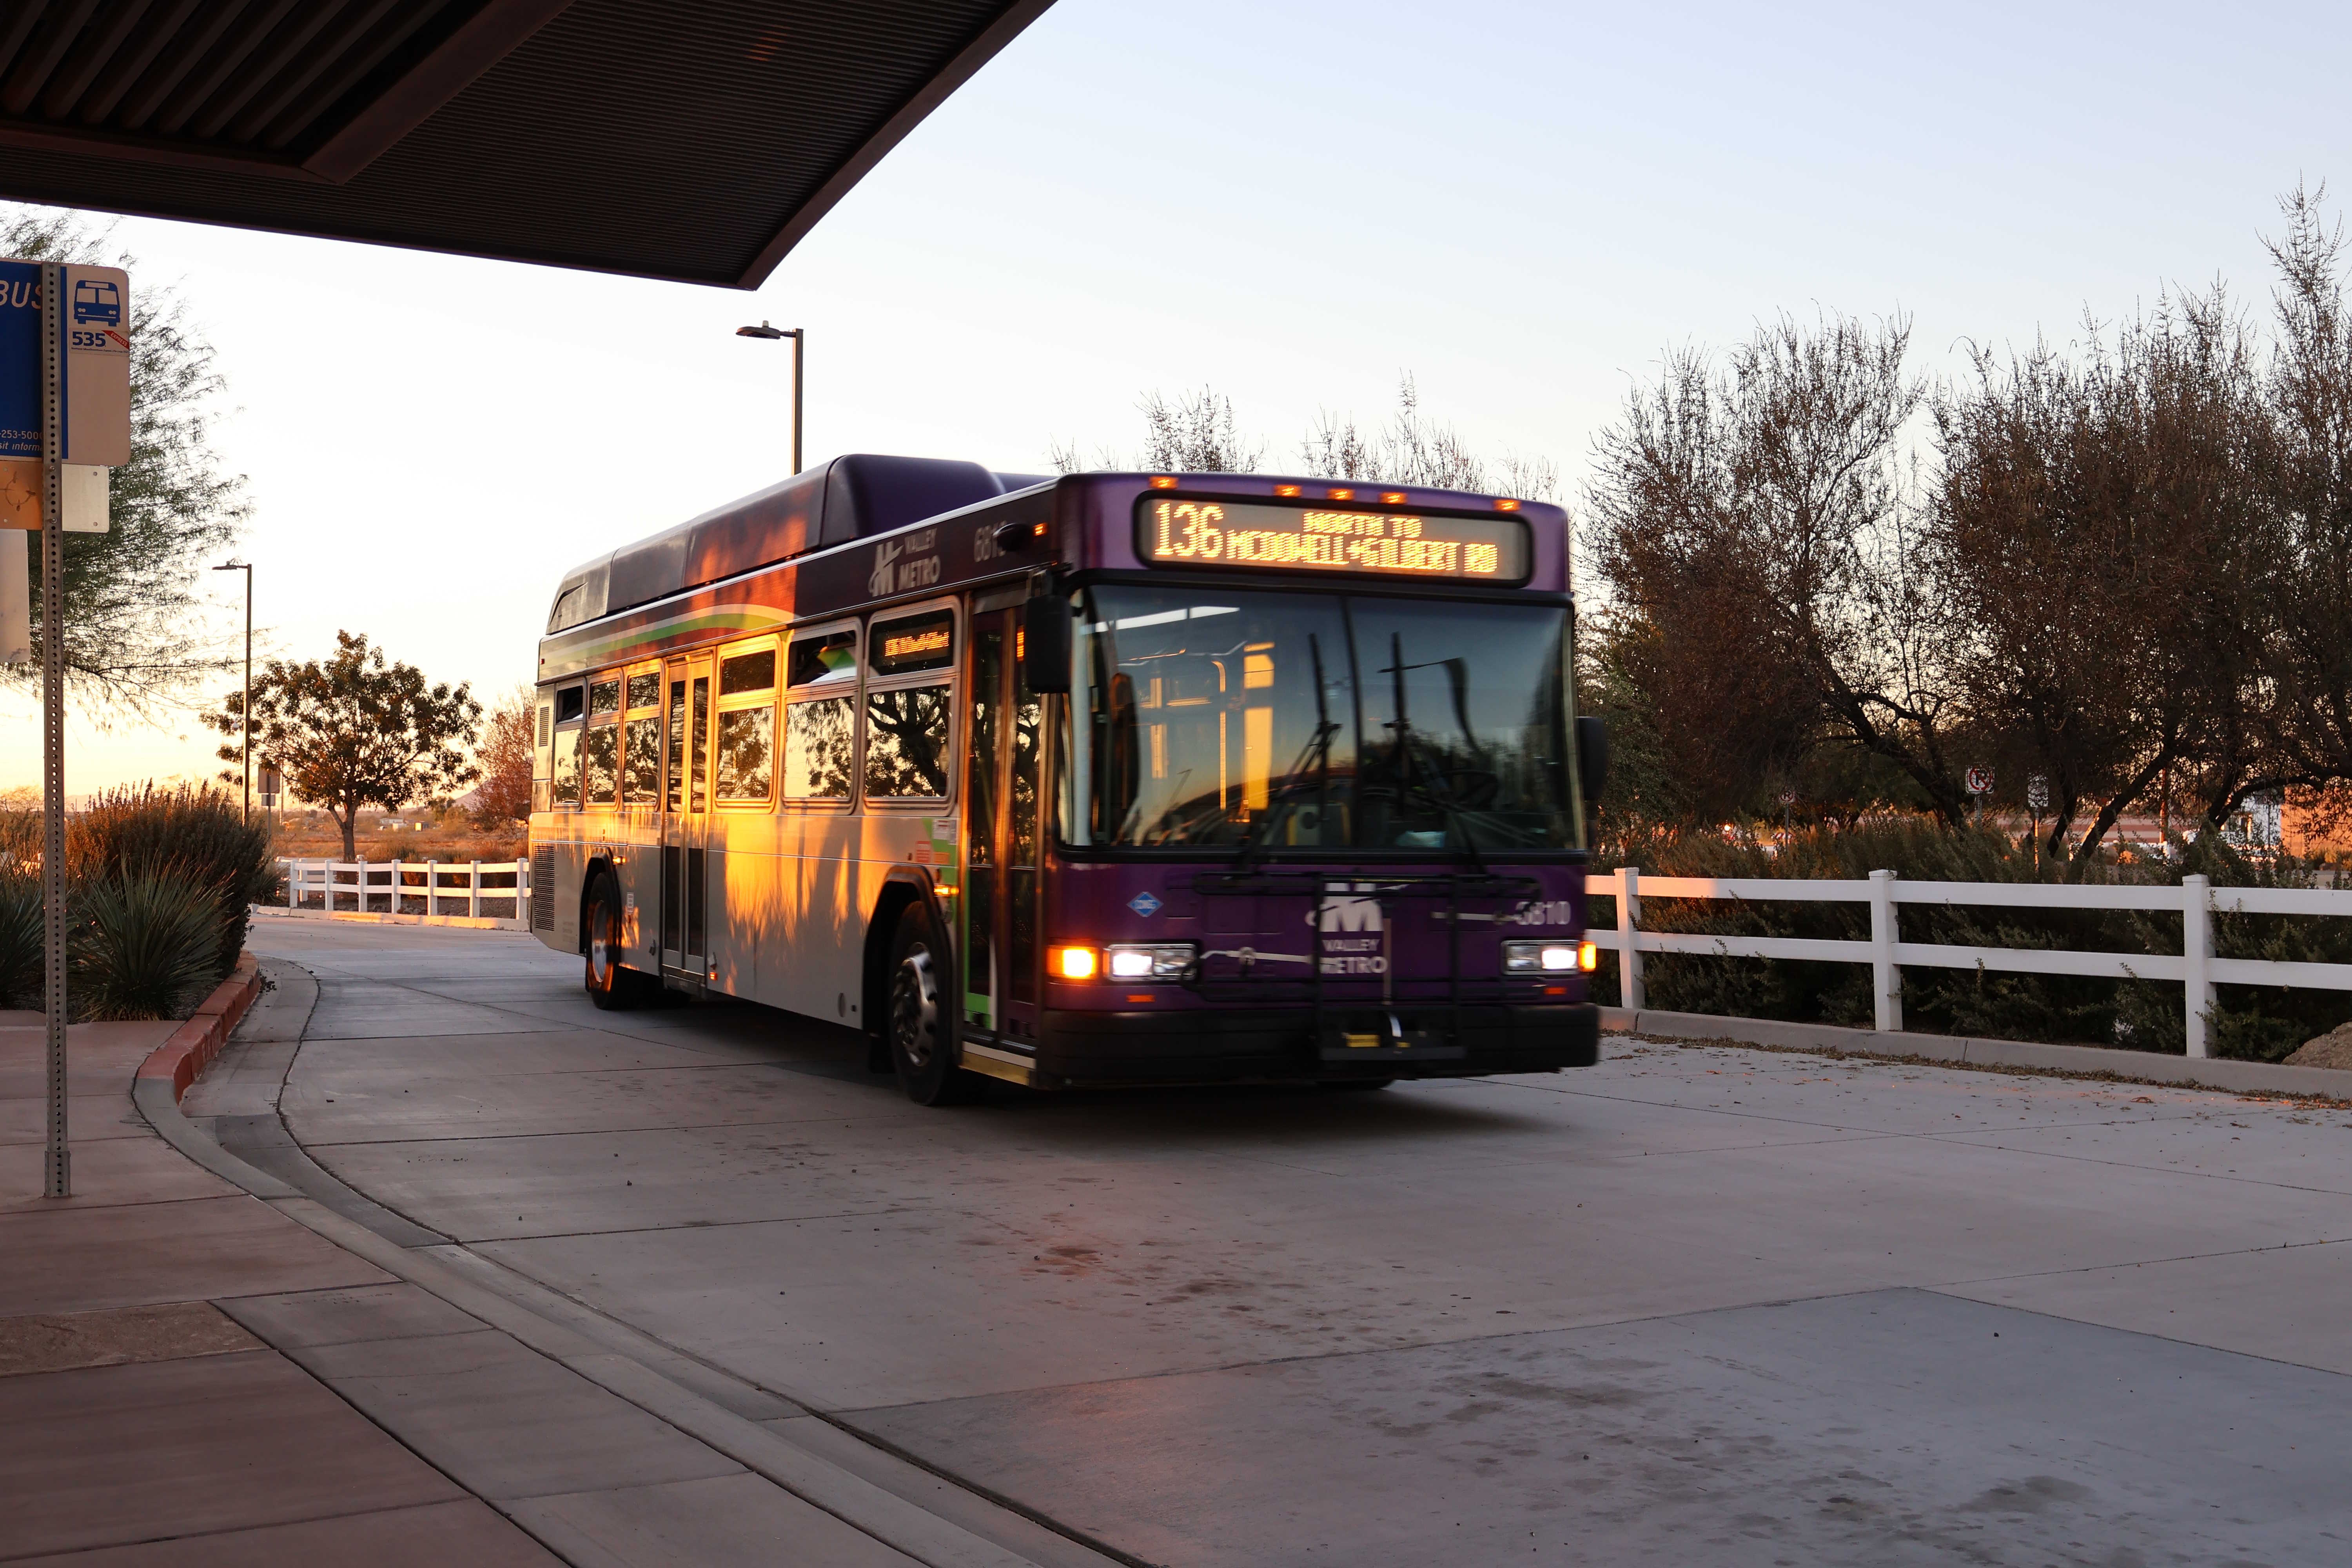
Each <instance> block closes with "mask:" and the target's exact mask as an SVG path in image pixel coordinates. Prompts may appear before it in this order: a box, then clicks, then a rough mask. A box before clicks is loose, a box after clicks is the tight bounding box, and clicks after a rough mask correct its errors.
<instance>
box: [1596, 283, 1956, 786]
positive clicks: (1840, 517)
mask: <svg viewBox="0 0 2352 1568" xmlns="http://www.w3.org/2000/svg"><path fill="white" fill-rule="evenodd" d="M1909 342H1910V326H1909V323H1908V322H1907V321H1905V320H1903V319H1901V318H1899V317H1898V318H1895V319H1894V320H1892V321H1885V322H1883V323H1880V324H1877V325H1873V324H1870V323H1868V322H1864V321H1858V320H1855V319H1853V318H1852V317H1847V316H1839V315H1830V316H1827V317H1824V318H1823V319H1822V321H1821V322H1820V323H1819V324H1818V325H1817V326H1816V327H1813V328H1811V329H1808V328H1806V327H1804V326H1801V325H1800V324H1799V323H1798V322H1796V321H1792V320H1790V319H1789V318H1787V317H1783V318H1781V319H1780V321H1775V322H1771V323H1768V324H1766V325H1764V326H1762V327H1760V328H1759V330H1758V331H1757V332H1756V333H1755V334H1754V336H1752V337H1751V338H1750V339H1749V340H1748V342H1745V343H1743V344H1741V345H1739V346H1738V348H1737V349H1735V350H1734V351H1733V352H1732V353H1731V354H1730V355H1729V356H1728V357H1727V361H1726V363H1722V364H1720V365H1718V364H1717V363H1716V362H1715V361H1713V360H1712V359H1710V358H1709V357H1708V356H1707V355H1706V354H1704V353H1698V352H1696V351H1693V350H1682V351H1676V352H1675V353H1669V354H1668V355H1667V357H1666V360H1665V363H1664V374H1662V375H1661V377H1660V379H1659V381H1658V382H1657V383H1656V384H1654V385H1653V386H1649V387H1643V388H1640V389H1637V390H1636V391H1635V392H1634V393H1633V395H1632V396H1630V397H1629V398H1628V400H1627V402H1626V404H1625V407H1624V411H1623V413H1622V416H1621V417H1620V419H1619V420H1618V422H1617V423H1616V424H1615V425H1613V426H1611V427H1609V428H1608V429H1607V430H1605V431H1603V432H1602V433H1601V437H1599V438H1598V439H1597V440H1596V442H1595V443H1594V475H1593V478H1592V479H1591V482H1590V484H1589V485H1588V487H1587V489H1586V492H1585V511H1586V520H1587V521H1586V528H1585V539H1586V546H1587V550H1588V552H1589V557H1590V559H1591V561H1592V563H1593V565H1594V567H1595V568H1596V570H1597V573H1598V574H1599V576H1600V578H1601V584H1603V585H1604V586H1605V587H1606V588H1607V589H1608V590H1609V592H1610V594H1611V595H1612V598H1613V605H1612V615H1613V616H1615V617H1616V619H1617V621H1618V623H1619V626H1620V630H1621V633H1622V647H1624V648H1625V650H1626V651H1627V652H1628V654H1629V655H1631V656H1633V657H1634V658H1635V659H1636V661H1637V662H1636V663H1635V664H1634V665H1633V667H1632V668H1631V669H1630V670H1629V673H1630V674H1631V675H1632V676H1633V679H1634V684H1635V685H1636V686H1637V687H1638V688H1639V689H1641V690H1643V691H1644V692H1646V693H1647V694H1648V696H1649V698H1650V699H1651V700H1654V702H1655V704H1656V712H1655V714H1654V720H1655V723H1656V726H1657V730H1658V732H1659V734H1660V737H1661V740H1662V742H1664V745H1665V746H1666V748H1667V752H1668V754H1669V755H1670V756H1673V757H1675V758H1676V759H1677V765H1676V767H1675V772H1676V773H1677V774H1678V775H1679V777H1678V782H1679V783H1680V784H1681V785H1682V786H1683V788H1684V789H1685V792H1686V793H1687V795H1688V796H1689V798H1690V799H1692V801H1693V802H1694V803H1695V804H1697V805H1701V806H1702V807H1703V808H1704V807H1706V806H1708V805H1712V806H1714V807H1715V808H1716V809H1725V808H1729V807H1733V806H1735V805H1737V804H1739V803H1746V804H1748V805H1749V807H1750V808H1751V809H1752V808H1753V807H1754V806H1755V805H1761V804H1762V803H1761V801H1760V799H1759V796H1760V795H1762V794H1763V793H1764V792H1765V791H1766V790H1767V789H1768V788H1769V786H1770V784H1772V782H1773V781H1775V780H1779V779H1785V778H1787V777H1788V776H1789V775H1790V773H1793V772H1794V771H1795V770H1796V769H1797V768H1798V766H1799V765H1800V764H1801V763H1803V762H1804V761H1805V760H1806V759H1808V758H1809V757H1810V756H1811V754H1813V753H1814V752H1816V751H1818V749H1819V748H1821V747H1822V746H1825V745H1833V746H1839V747H1845V748H1851V749H1852V750H1853V751H1857V752H1862V753H1864V754H1865V755H1866V756H1868V757H1870V758H1874V759H1876V760H1877V762H1878V763H1879V764H1880V766H1879V768H1878V769H1877V770H1875V771H1877V772H1878V773H1881V774H1882V775H1884V774H1885V773H1887V772H1890V771H1891V772H1892V773H1896V774H1899V775H1900V776H1901V777H1903V778H1905V779H1907V780H1908V781H1909V791H1910V793H1911V794H1912V795H1913V796H1914V798H1915V799H1917V800H1919V801H1920V802H1922V803H1923V804H1925V805H1927V806H1928V807H1929V808H1930V809H1932V810H1934V811H1935V812H1936V813H1937V815H1938V816H1942V817H1943V818H1944V819H1945V820H1946V821H1947V822H1948V823H1952V824H1957V823H1958V822H1959V821H1960V820H1961V819H1962V818H1963V816H1965V814H1966V812H1967V809H1968V803H1967V797H1966V795H1965V794H1964V792H1963V791H1962V789H1961V787H1960V779H1959V772H1960V764H1958V763H1957V762H1956V760H1955V758H1954V756H1953V753H1952V743H1953V741H1954V738H1955V727H1956V725H1957V724H1958V721H1959V719H1960V716H1961V715H1960V710H1959V709H1958V706H1957V705H1956V702H1955V695H1956V694H1955V692H1954V690H1953V689H1952V688H1951V686H1950V684H1949V668H1948V645H1949V639H1950V636H1951V631H1952V624H1951V619H1950V616H1949V614H1948V609H1947V607H1946V605H1945V604H1944V602H1943V599H1942V597H1941V595H1940V592H1939V586H1938V584H1937V582H1936V579H1935V575H1934V567H1935V564H1936V563H1935V560H1934V558H1933V556H1932V553H1931V552H1930V551H1929V550H1928V548H1927V542H1926V541H1924V540H1923V538H1922V537H1921V510H1922V509H1921V498H1920V493H1919V492H1920V487H1919V484H1918V480H1917V478H1916V474H1915V473H1914V471H1913V470H1912V468H1911V467H1910V465H1909V463H1908V462H1907V461H1906V450H1905V446H1904V438H1905V433H1906V426H1908V425H1909V424H1910V422H1911V420H1912V418H1913V416H1915V415H1916V413H1917V412H1918V411H1919V409H1920V407H1921V406H1922V404H1923V401H1924V399H1925V396H1926V389H1925V387H1924V386H1923V385H1922V384H1920V383H1919V382H1918V381H1917V380H1916V378H1915V377H1913V376H1912V375H1911V374H1909V373H1908V372H1907V371H1906V369H1905V368H1904V358H1905V355H1906V353H1907V352H1908V348H1909ZM1864 771H1865V772H1869V771H1872V770H1864Z"/></svg>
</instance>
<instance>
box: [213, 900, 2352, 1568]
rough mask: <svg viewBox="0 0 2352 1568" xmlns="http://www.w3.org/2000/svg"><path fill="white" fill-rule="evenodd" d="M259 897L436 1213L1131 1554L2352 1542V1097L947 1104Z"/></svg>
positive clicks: (2001, 1551)
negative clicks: (2323, 1106)
mask: <svg viewBox="0 0 2352 1568" xmlns="http://www.w3.org/2000/svg"><path fill="white" fill-rule="evenodd" d="M254 945H255V946H256V947H257V949H259V950H260V951H261V952H264V953H268V954H275V955H278V956H282V957H285V958H289V959H291V960H293V961H295V962H297V963H300V964H301V965H303V966H304V967H305V968H307V969H309V970H310V972H311V973H314V974H316V975H317V977H318V979H319V982H320V996H319V1002H318V1006H317V1008H316V1011H315V1012H314V1013H313V1015H312V1016H311V1019H310V1026H309V1028H308V1030H307V1031H306V1037H305V1040H304V1043H303V1045H302V1046H301V1047H300V1049H299V1053H298V1054H296V1055H295V1057H294V1058H293V1062H292V1067H291V1069H290V1071H289V1073H288V1075H287V1078H286V1079H285V1084H284V1089H283V1091H282V1094H281V1095H280V1096H279V1099H278V1106H279V1110H280V1113H281V1114H282V1117H283V1119H284V1123H285V1126H286V1128H287V1129H288V1130H289V1131H291V1133H292V1135H293V1137H294V1139H295V1140H296V1141H298V1142H299V1143H300V1144H301V1145H302V1146H303V1148H304V1149H306V1150H307V1151H308V1152H309V1153H310V1156H311V1157H312V1158H313V1159H315V1160H316V1161H317V1162H318V1163H320V1164H321V1165H323V1166H324V1167H326V1168H327V1169H328V1170H329V1171H331V1172H332V1173H334V1175H336V1176H337V1177H340V1178H341V1180H342V1181H343V1182H344V1183H347V1184H349V1185H350V1186H351V1187H352V1188H354V1189H356V1190H357V1191H358V1192H359V1193H361V1194H365V1195H366V1196H367V1197H368V1198H371V1199H373V1200H374V1202H375V1203H376V1204H380V1205H383V1208H384V1209H386V1210H389V1211H391V1212H392V1214H394V1215H398V1216H400V1218H401V1219H402V1220H404V1221H406V1222H408V1223H409V1224H410V1225H413V1226H419V1227H423V1228H424V1229H425V1231H428V1232H432V1233H437V1235H436V1236H435V1237H427V1238H425V1239H427V1240H437V1239H438V1238H439V1237H447V1238H449V1239H450V1240H451V1241H454V1242H456V1243H457V1244H460V1245H462V1247H465V1248H466V1249H467V1251H468V1252H469V1253H470V1254H471V1255H473V1257H474V1258H478V1259H481V1260H487V1262H488V1264H491V1265H495V1266H497V1267H498V1268H502V1269H504V1270H509V1271H511V1273H512V1274H513V1275H514V1276H519V1277H520V1278H522V1279H527V1280H530V1281H536V1282H538V1284H540V1285H542V1286H545V1287H547V1288H549V1289H552V1290H553V1291H555V1292H558V1293H560V1294H561V1295H562V1296H564V1297H568V1298H571V1299H572V1300H575V1301H577V1302H581V1303H584V1304H586V1305H587V1306H589V1307H591V1308H593V1309H594V1310H596V1311H598V1312H601V1313H604V1314H605V1315H608V1316H609V1317H610V1318H612V1319H614V1320H618V1321H621V1322H625V1323H626V1324H628V1325H630V1326H632V1327H633V1328H634V1329H635V1330H637V1331H642V1332H643V1333H644V1334H646V1335H650V1336H652V1337H653V1338H655V1339H656V1340H659V1341H661V1342H665V1343H666V1344H667V1346H669V1347H672V1348H674V1349H676V1350H677V1351H680V1352H685V1353H686V1354H687V1355H689V1356H691V1357H694V1358H697V1359H698V1361H700V1362H702V1363H707V1364H709V1366H711V1367H712V1368H714V1369H717V1370H719V1371H720V1372H723V1373H727V1374H729V1375H731V1376H733V1377H735V1378H738V1379H740V1380H742V1381H744V1382H747V1383H750V1384H756V1385H758V1386H759V1387H761V1388H763V1389H765V1390H768V1391H770V1392H771V1393H773V1394H779V1395H782V1396H783V1397H785V1398H787V1399H790V1400H792V1401H794V1402H796V1403H798V1404H799V1405H802V1406H803V1407H804V1408H806V1409H808V1410H810V1411H813V1412H816V1413H819V1415H822V1416H823V1417H824V1419H826V1420H828V1421H831V1422H833V1423H835V1424H837V1425H839V1426H845V1427H847V1428H850V1429H853V1430H855V1431H856V1432H859V1433H862V1434H865V1435H866V1436H869V1437H871V1438H872V1439H874V1440H876V1441H877V1442H879V1443H881V1444H883V1445H886V1446H887V1447H890V1448H893V1449H895V1450H897V1451H898V1453H900V1454H902V1455H904V1456H907V1457H909V1458H914V1459H916V1460H918V1461H919V1462H920V1463H922V1464H923V1465H925V1466H928V1467H929V1468H932V1469H934V1470H936V1471H939V1472H940V1473H942V1474H944V1475H946V1476H949V1477H952V1478H954V1479H958V1480H960V1481H961V1482H963V1483H964V1484H966V1485H967V1486H969V1487H971V1488H972V1489H975V1490H977V1491H981V1492H983V1493H986V1494H989V1495H992V1496H994V1497H997V1498H999V1499H1001V1500H1004V1501H1007V1502H1009V1503H1011V1504H1012V1505H1013V1506H1014V1507H1016V1508H1017V1509H1020V1510H1023V1511H1025V1512H1027V1513H1029V1514H1031V1515H1033V1516H1034V1517H1035V1518H1038V1519H1040V1520H1043V1521H1049V1522H1051V1523H1052V1524H1053V1525H1054V1526H1055V1528H1056V1529H1059V1530H1061V1531H1066V1532H1067V1533H1069V1534H1071V1535H1074V1536H1077V1537H1080V1538H1082V1539H1085V1540H1087V1541H1089V1542H1095V1543H1097V1544H1098V1545H1099V1546H1101V1547H1102V1548H1104V1549H1106V1550H1108V1551H1110V1552H1114V1553H1116V1554H1119V1555H1123V1556H1126V1557H1128V1558H1129V1559H1131V1560H1136V1561H1143V1562H1150V1563H1186V1564H1192V1563H1202V1564H1209V1563H1213V1564H1235V1565H1239V1564H1268V1563H1301V1564H1304V1563H1325V1562H1331V1563H1341V1562H1344V1563H1351V1564H1391V1563H1393V1564H1423V1563H1439V1562H1444V1563H1643V1562H1659V1563H1665V1562H1673V1563H1857V1564H1859V1563H1873V1564H1876V1563H2098V1564H2111V1565H2122V1564H2139V1563H2147V1564H2153V1563H2338V1562H2344V1561H2347V1560H2352V1494H2347V1489H2346V1487H2345V1486H2344V1484H2343V1478H2344V1464H2345V1461H2344V1455H2345V1452H2346V1450H2347V1439H2352V1397H2347V1395H2352V1381H2347V1374H2352V1325H2347V1316H2352V1113H2347V1112H2345V1111H2341V1110H2336V1111H2323V1110H2313V1109H2310V1108H2307V1107H2304V1106H2298V1105H2295V1104H2293V1103H2290V1102H2284V1101H2272V1102H2259V1101H2250V1100H2241V1099H2237V1098H2235V1097H2231V1096H2227V1095H2221V1094H2215V1093H2210V1092H2204V1091H2183V1090H2179V1089H2158V1088H2147V1089H2143V1088H2139V1087H2136V1086H2128V1085H2116V1084H2105V1083H2090V1082H2081V1081H2073V1080H2062V1079H2037V1078H2021V1077H2003V1076H1995V1075H1990V1074H1985V1073H1979V1072H1966V1071H1958V1070H1947V1069H1938V1068H1912V1067H1904V1066H1896V1065H1887V1064H1880V1063H1862V1062H1836V1061H1832V1060H1828V1059H1825V1058H1812V1057H1804V1056H1793V1055H1779V1054H1771V1053H1765V1052H1760V1051H1750V1050H1744V1049H1735V1048H1716V1047H1675V1046H1670V1045H1661V1044H1647V1043H1643V1042H1638V1041H1629V1040H1622V1039H1612V1040H1611V1041H1609V1042H1608V1043H1607V1047H1606V1052H1605V1054H1606V1056H1607V1058H1608V1059H1606V1060H1605V1061H1604V1062H1603V1063H1602V1064H1601V1066H1600V1067H1598V1068H1593V1069H1591V1070H1587V1071H1584V1072H1580V1073H1567V1074H1561V1075H1557V1076H1550V1077H1532V1078H1526V1079H1490V1080H1481V1081H1473V1082H1463V1083H1454V1084H1443V1085H1423V1086H1410V1085H1407V1086H1399V1087H1398V1088H1396V1089H1391V1090H1388V1091H1386V1092H1384V1093H1378V1094H1335V1093H1325V1092H1320V1091H1297V1090H1288V1089H1282V1090H1276V1089H1226V1090H1216V1091H1190V1092H1172V1093H1171V1092H1153V1093H1134V1094H1127V1095H1108V1094H1106V1095H1086V1096H1067V1097H1049V1096H1041V1095H1032V1094H1029V1093H1027V1092H1025V1091H1020V1090H1014V1089H1004V1088H1003V1087H1001V1086H1000V1087H999V1088H998V1089H997V1091H996V1092H994V1093H992V1095H991V1096H990V1098H989V1099H988V1100H986V1102H985V1103H983V1104H981V1105H979V1106H976V1107H972V1108H969V1109H964V1110H947V1111H941V1110H923V1109H919V1108H918V1107H915V1106H913V1105H911V1104H909V1103H908V1102H907V1101H906V1100H904V1099H902V1098H901V1097H900V1096H899V1095H898V1091H897V1089H896V1088H895V1086H894V1085H893V1084H892V1083H891V1082H890V1081H889V1080H888V1079H875V1078H869V1077H868V1076H867V1075H866V1072H865V1071H864V1069H863V1066H862V1062H863V1048H862V1046H861V1045H860V1043H859V1042H858V1041H857V1040H856V1037H853V1036H852V1035H850V1034H848V1033H847V1032H845V1031H843V1030H839V1029H836V1028H835V1027H832V1026H825V1025H820V1024H815V1023H811V1022H806V1021H803V1020H798V1019H794V1018H792V1017H790V1016H785V1015H781V1014H776V1013H772V1012H769V1011H766V1010H763V1009H759V1008H753V1007H748V1006H737V1005H703V1006H695V1007H681V1008H676V1009H669V1010H658V1011H648V1012H639V1013H626V1014H601V1013H597V1012H595V1011H594V1010H593V1008H591V1007H590V1006H589V1005H588V1004H587V1002H586V999H585V998H584V996H583V995H582V994H581V992H580V988H579V980H578V964H577V961H575V960H567V959H564V958H562V957H561V956H559V955H555V954H551V953H550V952H547V951H546V950H544V949H543V948H541V946H540V945H539V944H538V943H537V942H534V941H532V940H531V939H530V938H529V937H526V936H521V935H513V934H508V933H492V932H479V931H445V930H418V929H414V928H387V927H375V926H361V925H354V924H348V923H333V924H330V923H325V922H309V921H263V922H257V930H256V932H255V938H254ZM798 1419H803V1420H808V1419H812V1418H811V1417H799V1418H798Z"/></svg>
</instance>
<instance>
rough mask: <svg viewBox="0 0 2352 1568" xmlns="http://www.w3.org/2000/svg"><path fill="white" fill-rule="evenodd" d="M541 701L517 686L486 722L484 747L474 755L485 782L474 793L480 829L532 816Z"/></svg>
mask: <svg viewBox="0 0 2352 1568" xmlns="http://www.w3.org/2000/svg"><path fill="white" fill-rule="evenodd" d="M537 698H538V694H537V693H536V692H535V691H534V690H533V689H531V688H530V687H528V686H517V687H516V688H515V689H513V690H511V691H509V692H508V693H507V694H506V696H505V697H504V698H503V699H501V700H499V705H498V706H497V707H495V708H493V709H491V710H489V714H488V717H487V718H486V719H484V720H483V721H482V739H481V744H480V745H479V746H478V748H476V751H475V753H474V760H475V762H476V763H478V764H479V765H480V767H481V770H482V782H481V783H480V784H479V785H478V786H477V787H476V789H475V792H474V821H475V822H476V824H477V825H478V826H483V827H503V826H506V825H507V824H508V823H509V822H517V821H520V820H522V819H524V818H527V817H529V816H530V768H531V760H532V754H533V751H534V748H533V746H532V743H531V742H532V740H533V732H532V731H533V728H534V726H535V725H536V724H537V722H538V705H537Z"/></svg>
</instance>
